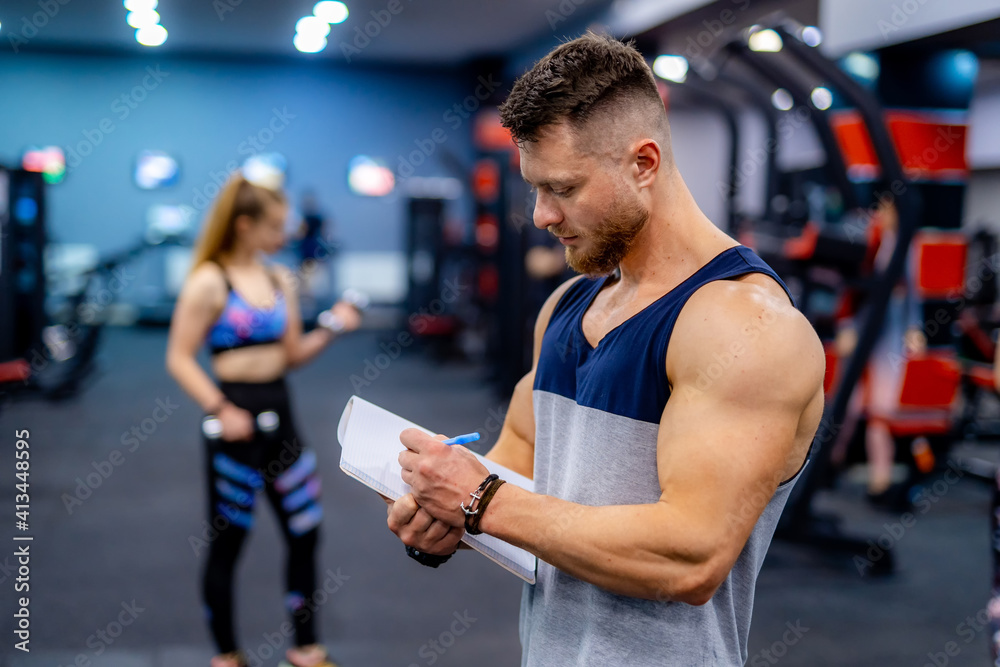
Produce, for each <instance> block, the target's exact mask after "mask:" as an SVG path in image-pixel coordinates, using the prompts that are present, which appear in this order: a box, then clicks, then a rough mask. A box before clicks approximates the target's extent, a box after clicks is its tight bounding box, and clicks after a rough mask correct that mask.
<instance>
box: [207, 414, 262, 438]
mask: <svg viewBox="0 0 1000 667" xmlns="http://www.w3.org/2000/svg"><path fill="white" fill-rule="evenodd" d="M254 424H255V434H256V435H263V436H271V435H274V434H275V433H276V432H277V431H278V427H279V426H281V417H279V416H278V413H277V412H275V411H274V410H265V411H264V412H261V413H259V414H258V415H257V417H256V419H254ZM201 432H202V433H204V434H205V437H206V438H208V439H209V440H220V439H222V420H221V419H219V418H218V417H217V416H215V415H206V416H205V418H204V419H202V420H201Z"/></svg>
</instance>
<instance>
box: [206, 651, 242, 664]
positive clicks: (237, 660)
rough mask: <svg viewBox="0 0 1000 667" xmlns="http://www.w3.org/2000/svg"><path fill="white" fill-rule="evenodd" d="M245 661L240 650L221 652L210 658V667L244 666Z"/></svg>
mask: <svg viewBox="0 0 1000 667" xmlns="http://www.w3.org/2000/svg"><path fill="white" fill-rule="evenodd" d="M246 665H247V662H246V660H245V659H244V658H243V653H242V652H241V651H233V652H232V653H223V654H222V655H217V656H215V657H214V658H212V662H211V667H246Z"/></svg>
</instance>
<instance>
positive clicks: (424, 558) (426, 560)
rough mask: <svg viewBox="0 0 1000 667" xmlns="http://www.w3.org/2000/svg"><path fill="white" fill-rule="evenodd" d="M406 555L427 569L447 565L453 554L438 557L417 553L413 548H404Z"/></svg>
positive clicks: (421, 552)
mask: <svg viewBox="0 0 1000 667" xmlns="http://www.w3.org/2000/svg"><path fill="white" fill-rule="evenodd" d="M406 555H407V556H409V557H410V558H412V559H413V560H415V561H417V562H418V563H420V564H421V565H426V566H427V567H437V566H439V565H443V564H444V563H447V562H448V559H449V558H451V557H452V556H454V555H455V554H454V553H450V554H448V555H447V556H438V555H435V554H426V553H424V552H423V551H417V550H416V549H414V548H413V547H406Z"/></svg>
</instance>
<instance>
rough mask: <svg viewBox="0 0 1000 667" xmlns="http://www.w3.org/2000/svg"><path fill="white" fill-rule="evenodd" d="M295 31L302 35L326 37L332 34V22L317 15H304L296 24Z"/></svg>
mask: <svg viewBox="0 0 1000 667" xmlns="http://www.w3.org/2000/svg"><path fill="white" fill-rule="evenodd" d="M295 32H297V33H298V34H300V35H308V36H310V37H311V36H313V35H316V36H318V37H326V36H327V35H329V34H330V24H329V23H327V22H326V21H324V20H323V19H320V18H316V17H315V16H304V17H302V18H300V19H299V20H298V22H297V23H296V24H295Z"/></svg>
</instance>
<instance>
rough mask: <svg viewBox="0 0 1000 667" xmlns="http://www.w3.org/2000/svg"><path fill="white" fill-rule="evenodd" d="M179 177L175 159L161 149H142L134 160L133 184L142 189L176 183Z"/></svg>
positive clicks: (178, 168)
mask: <svg viewBox="0 0 1000 667" xmlns="http://www.w3.org/2000/svg"><path fill="white" fill-rule="evenodd" d="M180 177H181V169H180V165H178V164H177V160H175V159H174V158H173V157H171V156H170V155H168V154H167V153H164V152H163V151H142V152H141V153H139V157H138V158H137V159H136V161H135V184H136V185H137V186H138V187H140V188H142V189H143V190H158V189H160V188H168V187H170V186H171V185H177V182H178V181H179V180H180Z"/></svg>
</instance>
